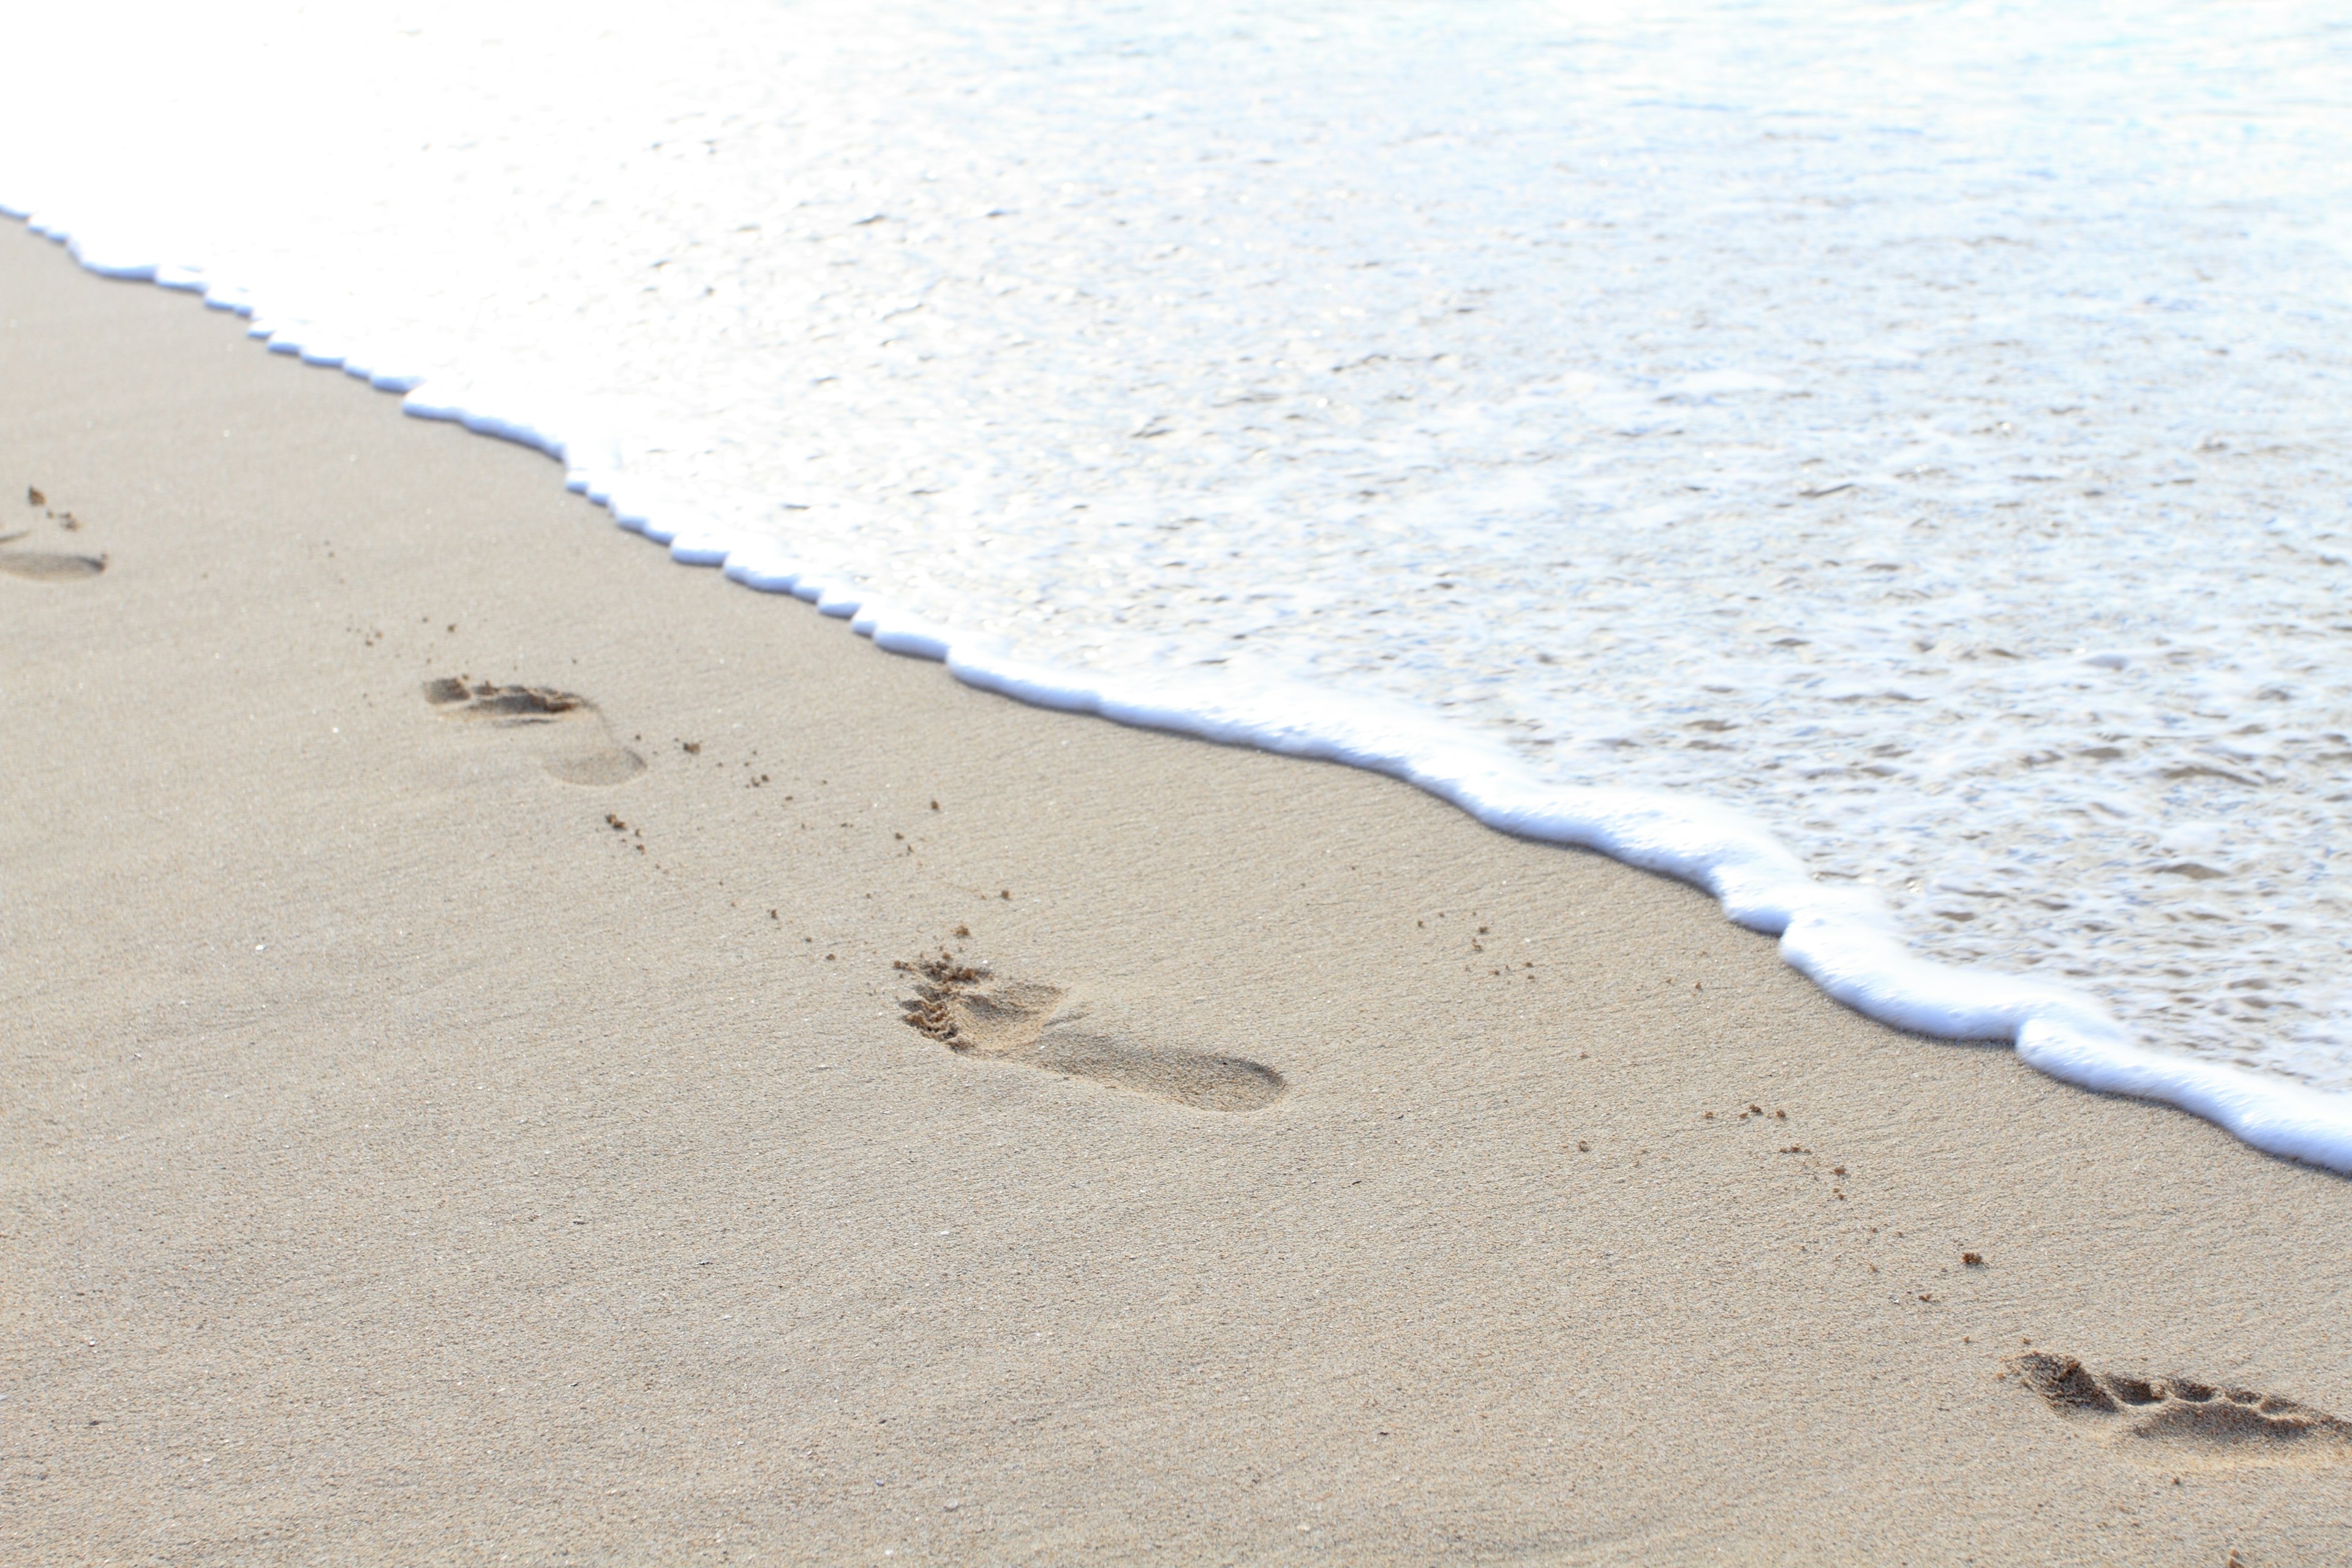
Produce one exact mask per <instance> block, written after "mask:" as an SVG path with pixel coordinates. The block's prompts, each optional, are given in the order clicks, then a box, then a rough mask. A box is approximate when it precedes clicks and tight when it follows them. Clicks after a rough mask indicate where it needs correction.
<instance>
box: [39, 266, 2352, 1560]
mask: <svg viewBox="0 0 2352 1568" xmlns="http://www.w3.org/2000/svg"><path fill="white" fill-rule="evenodd" d="M0 366H5V374H0V534H5V535H9V536H11V537H9V538H8V539H7V540H6V541H5V542H0V759H5V765H0V790H5V811H0V834H5V848H4V849H0V879H5V882H0V940H4V941H5V954H6V961H5V968H0V976H5V979H0V984H5V998H0V1016H5V1020H6V1021H5V1027H0V1118H5V1122H0V1124H4V1125H5V1158H0V1183H5V1203H4V1204H0V1258H5V1268H0V1325H5V1329H0V1454H5V1460H0V1559H5V1561H7V1562H9V1563H27V1564H31V1563H148V1562H153V1563H281V1562H283V1563H296V1562H301V1563H310V1562H326V1561H351V1562H387V1563H427V1562H467V1563H475V1562H479V1563H505V1562H511V1563H565V1562H575V1563H589V1562H612V1563H631V1562H685V1561H695V1562H706V1561H707V1562H721V1561H725V1562H780V1563H803V1562H805V1563H882V1562H885V1561H888V1562H892V1563H924V1562H939V1563H967V1562H977V1563H985V1562H1023V1563H1031V1562H1036V1563H1109V1562H1117V1563H1129V1562H1159V1563H1194V1562H1199V1563H1291V1562H1316V1561H1328V1562H1335V1563H1474V1562H1489V1561H1512V1562H1527V1563H1635V1562H1640V1563H1715V1562H1726V1563H1749V1562H1756V1563H1783V1562H1785V1563H1962V1562H1986V1563H2135V1564H2159V1563H2197V1564H2207V1565H2210V1568H2221V1564H2223V1563H2227V1562H2229V1561H2231V1553H2232V1552H2235V1553H2236V1554H2237V1556H2236V1561H2238V1562H2239V1563H2242V1564H2244V1568H2258V1565H2268V1564H2288V1563H2328V1562H2341V1561H2345V1560H2347V1558H2352V1428H2347V1427H2345V1426H2342V1425H2341V1424H2339V1423H2336V1422H2335V1420H2334V1418H2333V1416H2334V1415H2352V1361H2347V1353H2346V1352H2347V1342H2346V1335H2347V1329H2346V1326H2345V1321H2344V1315H2343V1310H2342V1303H2343V1302H2344V1301H2345V1300H2347V1291H2352V1184H2347V1183H2346V1182H2345V1181H2343V1180H2341V1179H2339V1178H2336V1177H2334V1176H2330V1175H2326V1174H2325V1173H2319V1172H2316V1171H2313V1170H2310V1169H2306V1168H2303V1167H2299V1166H2296V1165H2294V1164H2290V1163H2284V1162H2280V1161H2277V1160H2273V1159H2270V1158H2267V1157H2264V1156H2263V1155H2260V1154H2257V1153H2254V1152H2251V1151H2250V1150H2248V1149H2246V1148H2245V1147H2243V1146H2242V1145H2240V1144H2238V1143H2236V1142H2233V1141H2231V1139H2230V1138H2229V1137H2227V1136H2226V1135H2225V1134H2223V1133H2222V1132H2221V1131H2217V1130H2216V1129H2214V1128H2212V1127H2210V1126H2208V1125H2206V1124H2204V1123H2201V1122H2200V1121H2195V1120H2193V1119H2191V1118H2189V1117H2187V1116H2184V1115H2181V1114H2179V1113H2178V1112H2175V1111H2172V1110H2167V1109H2163V1108H2160V1107H2155V1106H2150V1105H2147V1104H2141V1103H2137V1102H2131V1101H2124V1100H2109V1099H2102V1098H2099V1097H2096V1096H2094V1095H2090V1094H2087V1093H2084V1092H2083V1091H2081V1090H2078V1089H2073V1088H2070V1087H2068V1086H2066V1085H2063V1084H2060V1083H2057V1082H2054V1081H2052V1080H2050V1079H2044V1078H2042V1077H2040V1076H2038V1075H2036V1074H2035V1073H2033V1072H2032V1071H2031V1070H2030V1069H2028V1068H2024V1067H2023V1066H2021V1064H2020V1063H2019V1062H2018V1061H2017V1060H2016V1059H2015V1058H2013V1057H2012V1056H2011V1054H2010V1053H2009V1052H2008V1051H2007V1050H2005V1049H1997V1048H1987V1047H1969V1046H1955V1045H1950V1044H1945V1043H1938V1042H1936V1041H1931V1040H1926V1039H1921V1038H1916V1037H1908V1036H1905V1035H1902V1034H1899V1033H1896V1032H1895V1031H1892V1030H1889V1029H1886V1028H1884V1027H1881V1026H1877V1025H1874V1024H1872V1023H1869V1022H1867V1021H1865V1020H1864V1019H1862V1018H1859V1017H1857V1016H1853V1015H1852V1014H1849V1013H1847V1012H1845V1011H1844V1010H1843V1009H1841V1008H1840V1007H1838V1006H1837V1005H1834V1004H1832V1003H1831V1002H1829V1001H1827V1000H1825V999H1824V998H1823V997H1822V996H1821V995H1820V994H1818V993H1816V992H1815V991H1813V990H1812V989H1811V987H1810V986H1809V985H1808V984H1806V983H1805V982H1804V981H1803V980H1802V979H1801V977H1800V976H1798V975H1797V974H1795V973H1792V972H1791V971H1790V970H1788V969H1787V968H1785V967H1784V966H1783V965H1782V964H1781V963H1780V962H1779V960H1778V958H1777V957H1776V955H1775V952H1774V949H1773V944H1772V942H1770V941H1769V939H1766V938H1763V937H1759V936H1757V935H1754V934H1752V933H1748V932H1746V931H1739V930H1738V929H1736V928H1734V927H1732V926H1730V925H1728V924H1727V923H1726V922H1725V921H1724V920H1723V919H1722V918H1721V916H1720V915H1719V913H1718V912H1717V910H1715V908H1714V907H1713V905H1712V904H1711V903H1710V901H1709V900H1707V899H1706V897H1705V896H1703V895H1702V894H1700V893H1698V892H1696V891H1695V890H1693V889H1688V888H1685V887H1682V886H1679V885H1677V884H1674V883H1671V882H1666V881H1663V880H1660V879H1654V878H1652V877H1648V876H1645V875H1643V874H1641V873H1637V872H1634V871H1632V870H1629V869H1626V868H1622V867H1620V866H1618V865H1615V864H1612V863H1611V862H1609V861H1606V860H1603V859H1601V858H1596V857H1592V856H1589V855H1582V854H1578V853H1573V852H1567V851H1562V850H1559V849H1557V848H1553V847H1544V846H1539V845H1533V844H1528V843H1522V842H1518V841H1515V840H1513V839H1510V838H1507V837H1502V836H1499V835H1496V834H1494V833H1492V832H1489V831H1487V830H1486V829H1484V828H1481V827H1479V826H1477V825H1475V824H1474V823H1472V822H1471V821H1469V820H1468V819H1466V818H1465V817H1464V816H1460V815H1459V814H1457V813H1455V812H1454V811H1453V810H1451V809H1450V808H1448V807H1446V806H1445V805H1442V804H1440V803H1438V802H1436V801H1434V800H1433V799H1431V798H1428V797H1426V796H1424V795H1419V794H1417V793H1416V792H1414V791H1413V790H1412V789H1410V788H1408V787H1406V786H1404V785H1402V784H1397V783H1394V782H1392V781H1390V780H1386V779H1382V778H1379V777H1375V776H1371V775H1369V774H1365V773H1352V772H1348V771H1344V770H1340V769H1337V768H1332V767H1327V766H1321V765H1317V764H1310V763H1298V762H1295V761H1289V760H1284V759H1279V758H1276V757H1271V756H1267V755H1263V754H1258V753H1254V752H1240V751H1233V750H1225V749H1220V748H1216V747H1213V746H1209V745H1205V744H1202V743H1199V742H1190V741H1182V740H1177V739H1172V738H1170V737H1166V736H1161V735H1156V734H1151V733H1146V732H1140V731H1131V730H1126V729H1121V728H1118V727H1117V726H1114V725H1111V724H1108V723H1104V722H1101V721H1093V720H1087V719H1078V718H1072V717H1067V716H1062V715H1056V714H1053V713H1048V712H1043V711H1038V710H1030V709H1024V708H1022V707H1019V706H1016V705H1014V704H1013V703H1010V702H1007V701H1004V700H1000V699H997V698H993V697H989V696H985V695H982V694H978V693H975V692H973V691H971V690H968V689H963V688H961V687H959V686H958V685H957V684H956V683H955V681H954V680H953V679H951V678H950V676H949V674H948V673H947V672H946V671H945V670H944V669H943V668H940V666H938V665H935V664H929V663H925V662H920V661H917V660H911V659H905V658H895V657H892V656H890V655H887V654H885V653H881V652H878V651H877V650H876V649H875V648H873V647H871V646H869V645H868V644H866V643H865V642H863V641H861V640H860V639H858V638H856V637H854V636H853V635H852V634H851V633H850V631H849V630H848V628H847V627H846V626H845V625H844V624H843V623H841V622H838V621H834V620H828V619H826V618H824V617H823V616H819V615H818V614H817V613H816V612H815V611H814V609H812V608H810V607H809V606H807V605H802V604H799V603H797V602H794V601H792V600H789V599H785V598H779V597H769V596H763V595H757V594H753V593H750V592H746V591H745V590H743V589H741V588H740V587H737V586H735V585H732V584H729V583H727V582H725V581H724V580H723V579H722V578H721V577H720V576H719V574H717V573H715V572H709V571H695V570H690V569H688V568H684V567H680V566H677V565H673V564H671V563H669V562H668V561H667V560H666V559H665V558H664V556H663V555H662V554H661V553H660V552H658V550H657V549H656V547H654V546H651V545H649V544H647V543H646V542H645V541H643V540H642V539H639V538H635V537H634V536H631V535H629V534H626V533H625V532H623V531H619V530H617V529H615V528H614V527H613V526H612V525H611V521H610V519H609V518H608V517H607V516H606V515H605V514H604V513H603V512H601V511H599V510H596V509H594V508H593V507H592V506H590V505H589V504H587V503H586V502H584V501H583V500H579V499H577V498H574V497H572V496H569V495H567V494H565V493H564V491H563V489H562V482H561V481H562V475H561V471H560V470H559V469H558V468H556V467H555V466H554V465H553V464H551V463H550V462H549V461H547V460H546V459H545V458H541V457H540V456H538V455H536V454H534V453H531V452H529V451H526V450H523V449H521V448H519V447H512V446H508V445H503V444H500V443H498V442H495V441H491V440H488V439H484V438H481V437H475V436H471V435H468V434H467V433H465V432H464V431H462V430H460V429H458V428H457V427H455V426H447V425H436V424H431V423H427V422H424V421H420V420H416V419H412V418H407V417H404V416H403V415H402V413H401V411H400V406H399V402H398V400H397V399H396V398H394V397H392V396H388V395H383V394H379V393H375V392H372V391H370V390H368V389H367V388H366V387H364V386H363V385H362V384H358V383H357V382H354V381H352V380H351V379H349V378H346V377H344V376H342V375H341V374H335V373H333V372H330V371H326V370H320V369H317V368H312V367H307V366H304V365H302V364H301V363H298V362H297V361H295V360H294V359H292V358H289V357H287V356H280V355H272V354H269V353H267V352H265V350H264V349H263V348H262V347H261V346H260V345H258V344H257V343H255V342H252V341H250V340H248V339H247V337H246V335H245V332H244V324H243V323H242V322H241V321H238V320H236V318H234V317H231V316H228V315H225V314H221V313H217V312H209V311H207V310H205V309H204V308H203V307H202V305H201V304H200V303H199V302H198V301H196V300H194V299H191V298H189V297H187V296H184V295H176V294H172V293H168V292H165V291H163V290H160V289H152V288H149V287H145V286H142V285H134V284H122V283H110V282H106V281H103V280H100V279H97V278H94V277H91V276H89V275H88V274H85V273H82V272H81V271H79V269H78V268H76V267H75V266H74V265H73V263H72V262H71V261H70V260H69V259H68V258H67V257H66V256H65V255H64V253H63V252H62V251H61V250H60V249H58V247H55V246H52V245H49V244H47V242H44V241H42V240H39V239H37V238H35V237H31V236H29V235H28V234H26V232H24V231H23V230H22V229H21V228H20V227H18V226H13V225H11V226H7V227H6V229H5V231H0ZM2033 1357H2042V1358H2046V1359H2042V1360H2033V1359H2031V1358H2033ZM2020 1358H2026V1359H2020ZM2075 1361H2078V1362H2079V1363H2080V1366H2079V1368H2076V1367H2074V1366H2072V1365H2071V1363H2072V1362H2075ZM2232 1391H2235V1393H2234V1394H2233V1392H2232ZM2328 1413H2333V1415H2329V1414H2328Z"/></svg>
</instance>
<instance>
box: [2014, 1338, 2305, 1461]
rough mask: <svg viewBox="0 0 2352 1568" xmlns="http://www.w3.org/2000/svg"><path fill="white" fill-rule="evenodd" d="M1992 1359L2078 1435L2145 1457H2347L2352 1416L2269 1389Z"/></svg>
mask: <svg viewBox="0 0 2352 1568" xmlns="http://www.w3.org/2000/svg"><path fill="white" fill-rule="evenodd" d="M2002 1364H2003V1365H2005V1366H2006V1367H2007V1368H2008V1369H2009V1371H2011V1373H2015V1374H2016V1375H2017V1378H2018V1381H2019V1382H2021V1383H2022V1384H2025V1386H2026V1387H2028V1388H2030V1389H2032V1390H2033V1392H2034V1393H2036V1394H2040V1395H2042V1398H2043V1399H2044V1400H2045V1401H2047V1402H2048V1404H2049V1405H2050V1407H2051V1408H2052V1409H2053V1410H2055V1411H2057V1412H2058V1414H2059V1415H2063V1416H2066V1417H2067V1418H2068V1419H2069V1420H2072V1421H2074V1422H2076V1423H2078V1424H2079V1425H2080V1426H2082V1427H2083V1429H2084V1432H2085V1433H2086V1434H2087V1435H2089V1436H2093V1437H2095V1438H2097V1439H2098V1440H2100V1441H2101V1442H2103V1443H2105V1444H2107V1445H2108V1446H2109V1447H2113V1448H2115V1449H2116V1451H2117V1452H2119V1453H2124V1454H2128V1455H2130V1456H2132V1457H2134V1458H2141V1459H2146V1460H2147V1461H2148V1462H2150V1463H2154V1464H2162V1465H2165V1466H2168V1467H2169V1468H2176V1469H2178V1468H2189V1467H2190V1466H2195V1467H2198V1468H2235V1467H2238V1466H2242V1465H2314V1464H2335V1463H2341V1462H2342V1461H2344V1460H2345V1459H2347V1458H2352V1421H2343V1420H2339V1419H2338V1418H2336V1416H2333V1415H2328V1414H2326V1412H2325V1411H2320V1410H2314V1409H2313V1408H2311V1406H2309V1405H2298V1404H2296V1403H2295V1402H2294V1400H2292V1399H2282V1398H2280V1397H2279V1396H2278V1395H2277V1394H2256V1393H2255V1392H2253V1390H2252V1389H2248V1388H2216V1387H2214V1386H2213V1385H2212V1384H2204V1383H2199V1382H2197V1381H2196V1380H2195V1379H2193V1378H2186V1377H2162V1378H2154V1379H2148V1378H2138V1377H2130V1376H2126V1375H2123V1374H2120V1373H2095V1372H2093V1371H2091V1370H2090V1369H2089V1368H2087V1367H2085V1366H2084V1364H2083V1363H2081V1362H2079V1361H2076V1360H2075V1359H2074V1357H2073V1356H2056V1355H2021V1356H2017V1357H2014V1358H2012V1359H2011V1360H2010V1361H2008V1362H2005V1363H2002Z"/></svg>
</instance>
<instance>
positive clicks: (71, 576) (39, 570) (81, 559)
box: [0, 550, 106, 583]
mask: <svg viewBox="0 0 2352 1568" xmlns="http://www.w3.org/2000/svg"><path fill="white" fill-rule="evenodd" d="M105 570H106V557H105V556H103V555H75V554H70V553H68V552H64V551H58V550H0V572H5V573H6V574H8V575H10V576H11V577H24V578H28V579H30V580H31V581H33V582H36V583H79V582H80V581H81V580H82V579H83V578H85V577H95V576H97V575H98V574H100V573H101V572H103V571H105Z"/></svg>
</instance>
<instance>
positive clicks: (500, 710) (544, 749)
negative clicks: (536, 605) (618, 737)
mask: <svg viewBox="0 0 2352 1568" xmlns="http://www.w3.org/2000/svg"><path fill="white" fill-rule="evenodd" d="M425 701H427V702H430V703H432V704H433V705H434V706H435V707H436V708H438V709H439V710H441V712H442V714H443V716H444V717H446V718H451V719H465V720H471V721H476V722H479V723H488V724H494V725H497V726H498V727H499V728H500V729H519V728H530V729H532V730H534V731H536V732H537V733H536V740H537V743H538V748H539V760H540V765H541V767H544V768H545V769H546V770H547V771H548V772H549V773H552V774H554V775H555V776H556V777H557V778H559V779H562V781H563V782H564V783H565V784H621V783H624V782H625V781H626V780H629V779H633V778H635V777H636V776H637V775H638V774H639V773H643V772H645V771H646V762H645V759H644V758H643V757H640V756H638V755H637V753H636V752H633V751H631V750H629V748H628V747H626V746H624V745H621V744H619V743H618V742H615V741H614V739H613V734H612V731H610V730H608V729H606V728H605V727H604V714H602V713H600V712H598V711H597V710H596V705H595V704H594V703H593V702H591V701H589V700H587V699H586V698H585V697H575V696H573V695H572V693H571V692H569V691H555V690H551V689H548V688H546V687H543V686H495V685H492V684H491V683H490V682H488V681H487V680H472V679H468V678H467V677H465V676H462V675H461V676H450V677H444V678H443V679H439V680H428V681H426V682H425Z"/></svg>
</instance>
